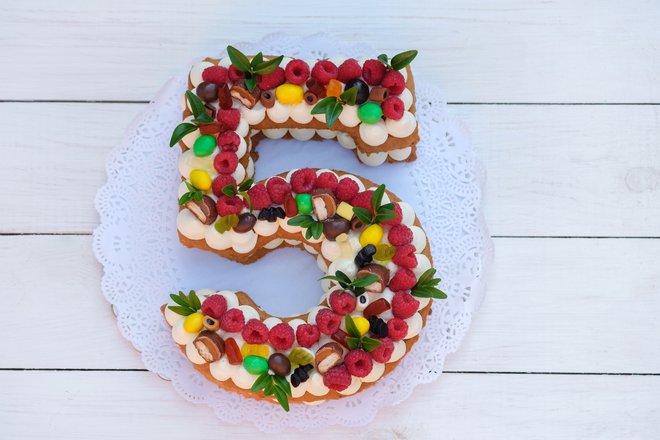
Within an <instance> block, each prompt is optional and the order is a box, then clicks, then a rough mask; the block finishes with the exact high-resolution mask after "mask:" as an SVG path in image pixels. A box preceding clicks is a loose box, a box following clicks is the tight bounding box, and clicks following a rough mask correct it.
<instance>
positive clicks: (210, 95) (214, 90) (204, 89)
mask: <svg viewBox="0 0 660 440" xmlns="http://www.w3.org/2000/svg"><path fill="white" fill-rule="evenodd" d="M195 93H196V94H197V96H199V99H201V100H202V101H204V102H213V101H215V100H216V99H217V97H218V85H217V84H215V83H212V82H206V81H202V82H201V83H199V85H198V86H197V89H195Z"/></svg>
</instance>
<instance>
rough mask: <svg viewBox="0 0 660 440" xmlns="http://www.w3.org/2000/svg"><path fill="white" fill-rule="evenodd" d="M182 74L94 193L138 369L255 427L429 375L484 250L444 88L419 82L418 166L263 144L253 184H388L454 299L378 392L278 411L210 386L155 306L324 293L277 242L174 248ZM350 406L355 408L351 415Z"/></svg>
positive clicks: (304, 422)
mask: <svg viewBox="0 0 660 440" xmlns="http://www.w3.org/2000/svg"><path fill="white" fill-rule="evenodd" d="M236 46H237V47H238V48H239V49H241V50H242V51H244V52H245V53H256V52H258V51H263V52H264V53H267V54H275V53H283V54H286V55H288V56H293V57H299V58H303V59H309V58H326V57H329V56H335V55H345V56H351V57H362V56H370V57H373V56H375V55H377V54H378V52H376V51H375V50H373V49H370V48H368V47H366V46H363V45H356V44H347V43H345V42H342V41H338V40H336V39H335V38H333V37H332V36H330V35H327V34H319V35H312V36H307V37H304V38H301V37H293V36H288V35H280V34H277V35H269V36H267V37H265V38H264V39H263V40H262V41H260V42H258V43H254V44H247V43H245V44H242V43H239V44H237V45H236ZM212 55H221V54H212ZM186 81H187V69H186V70H185V71H182V72H181V74H179V75H177V76H176V77H175V78H172V79H171V80H170V81H169V82H168V83H167V84H165V86H164V87H163V88H162V90H161V91H160V92H159V93H158V95H157V96H156V97H155V98H154V100H153V101H152V102H151V104H149V105H148V106H147V107H146V108H145V110H144V111H143V112H142V113H141V114H140V115H138V117H137V118H136V119H135V120H134V121H133V123H132V124H131V125H130V127H129V128H128V130H127V132H126V135H125V137H124V140H123V142H122V143H121V144H120V145H118V146H117V147H116V148H115V149H114V150H113V151H112V152H111V154H110V157H109V158H108V161H107V164H106V170H107V174H108V182H107V183H106V184H105V185H104V186H103V187H101V188H100V189H99V191H98V194H97V196H96V209H97V210H98V212H99V216H100V225H99V226H98V228H97V229H96V230H95V231H94V241H93V243H94V252H95V255H96V257H97V259H98V260H99V262H101V264H102V265H103V268H104V275H103V280H102V291H103V294H104V295H105V297H106V299H107V300H108V302H110V303H111V304H112V305H113V307H114V309H115V313H116V315H117V321H118V324H119V328H120V330H121V333H122V335H123V336H124V337H125V338H126V339H128V340H129V341H131V343H132V344H133V346H134V347H135V348H136V349H137V350H138V351H140V353H141V356H142V360H143V362H144V364H145V366H146V368H148V369H149V370H151V371H153V372H154V373H156V374H158V375H160V376H161V377H163V378H166V379H169V380H171V381H172V384H173V385H174V387H175V389H176V390H177V391H178V392H179V394H181V396H183V397H184V398H185V399H187V400H189V401H192V402H195V403H202V404H206V405H208V406H210V407H211V408H213V410H214V412H215V414H216V415H217V417H218V418H220V419H222V420H223V421H225V422H227V423H250V422H252V423H254V424H255V426H257V427H258V428H259V429H261V430H264V431H278V430H281V429H284V428H297V429H300V430H306V431H310V430H314V429H320V428H323V427H326V426H329V425H337V424H340V425H344V426H358V425H365V424H367V423H369V422H370V421H371V420H372V419H373V418H374V417H375V415H376V413H377V412H378V410H379V409H380V408H381V407H383V406H385V405H394V404H398V403H400V402H402V401H403V400H405V399H406V398H407V397H408V396H410V394H411V393H412V392H413V389H414V388H415V386H417V385H419V384H423V383H429V382H431V381H433V380H435V379H437V378H438V377H439V376H440V374H441V372H442V368H443V363H444V360H445V357H446V356H447V354H449V353H452V352H454V351H456V350H457V349H458V347H459V345H460V344H461V341H462V340H463V337H464V336H465V334H466V332H467V330H468V328H469V326H470V322H471V319H472V315H473V313H474V312H475V311H476V309H477V308H478V306H479V304H480V303H481V300H482V299H483V296H484V294H485V275H486V272H487V268H488V266H489V265H490V263H491V261H492V256H493V247H492V241H491V239H490V237H489V235H488V231H487V228H486V224H485V220H484V216H483V208H482V188H483V184H484V180H485V172H484V169H483V167H482V166H481V164H480V163H479V161H478V160H477V158H476V157H475V154H474V151H473V150H472V148H471V146H470V141H469V136H468V134H467V131H466V130H465V128H464V127H463V125H462V124H461V122H460V121H458V120H457V119H455V118H454V117H453V116H452V115H451V114H450V112H449V111H448V109H447V107H446V105H445V102H444V100H443V97H442V94H441V92H440V91H439V90H438V89H436V88H434V87H431V86H429V85H426V84H424V83H422V82H419V81H418V82H417V84H416V94H417V117H418V119H419V124H420V136H421V141H420V143H419V144H418V146H417V151H418V160H417V161H415V162H413V163H405V164H391V165H390V164H385V165H382V166H380V167H377V168H370V167H367V166H365V165H362V164H360V163H359V162H358V160H357V159H356V158H355V157H354V156H353V153H352V152H350V151H348V150H345V149H343V148H342V147H341V146H339V144H337V143H336V142H334V141H324V142H314V141H309V142H298V141H292V140H266V141H263V143H262V144H260V146H259V147H258V148H259V151H260V155H261V157H260V159H259V160H258V161H257V163H256V172H257V175H256V179H257V180H258V179H261V178H264V177H267V176H270V175H273V174H275V173H278V172H281V171H284V170H288V169H291V168H298V167H304V166H312V167H326V168H335V169H343V170H346V171H349V172H353V173H357V174H360V175H363V176H365V177H367V178H369V179H371V180H373V181H374V182H382V183H385V184H386V185H387V186H388V188H390V189H391V190H393V191H394V192H395V193H396V194H397V195H399V196H400V197H401V198H403V199H404V200H406V201H407V202H409V203H410V204H411V205H412V206H413V207H414V208H415V210H416V212H417V215H418V216H419V218H420V220H421V221H422V224H423V226H424V228H425V230H426V232H427V234H428V237H429V239H430V242H431V246H432V253H433V259H434V266H435V267H436V268H437V269H438V272H439V275H440V276H441V277H442V279H443V282H442V284H441V286H440V287H441V288H442V289H443V290H444V291H445V292H446V293H447V294H448V295H449V298H448V299H447V300H444V301H435V302H434V304H433V313H432V314H431V315H430V316H429V319H428V322H427V326H426V327H425V329H424V330H423V332H422V334H421V337H420V340H419V341H418V342H417V344H416V345H415V346H414V347H413V349H412V350H411V352H410V353H409V354H408V355H407V356H406V358H405V359H404V361H403V362H402V363H401V364H400V366H399V367H398V368H396V369H395V370H394V371H393V372H392V373H391V374H389V375H388V376H387V377H385V378H383V379H382V380H380V381H379V382H378V383H377V384H376V385H375V386H373V387H371V388H369V389H368V390H366V391H364V392H360V393H358V394H357V395H355V396H351V397H347V398H344V399H341V400H339V401H332V402H326V403H324V404H323V405H318V406H307V405H294V406H293V407H292V409H291V412H290V413H285V412H283V411H282V410H281V408H280V407H279V406H277V405H273V404H269V403H267V402H258V401H255V400H252V399H246V398H244V397H242V396H240V395H238V394H234V393H228V392H225V391H223V390H220V389H218V388H217V387H216V386H215V385H214V384H212V383H210V382H208V381H206V380H205V379H204V378H203V377H202V376H201V375H200V374H198V373H197V372H196V371H195V370H194V368H193V367H192V366H191V365H190V363H189V362H188V360H187V359H186V358H185V357H184V356H183V355H182V353H181V352H180V351H179V348H178V346H177V345H176V344H175V343H174V342H173V340H172V337H171V335H170V330H169V327H168V326H167V325H166V324H165V322H164V320H163V318H162V315H161V314H160V310H159V307H160V305H161V304H163V303H165V302H166V301H167V299H168V293H170V292H175V291H178V290H186V291H187V290H189V289H199V288H202V287H212V288H214V289H217V290H221V289H235V290H239V289H240V290H245V291H248V292H250V294H251V295H252V296H253V298H254V299H255V300H256V301H257V302H258V303H260V304H261V305H262V306H263V307H264V308H265V309H266V310H267V311H269V312H270V313H273V314H280V315H282V314H296V313H301V312H303V311H304V310H306V308H307V307H309V306H312V305H314V304H316V303H317V302H318V298H319V297H320V295H321V291H320V287H319V285H318V281H316V280H317V279H318V278H319V277H320V274H321V273H320V270H319V269H318V268H317V267H316V264H315V262H314V258H311V257H309V256H307V255H304V254H303V253H301V252H297V251H296V250H292V249H289V250H279V251H277V252H274V253H273V254H271V255H269V256H267V257H265V258H264V259H262V260H261V261H259V262H257V263H255V264H253V265H250V266H240V265H237V264H235V263H232V262H229V261H225V260H223V259H221V258H219V257H217V256H216V255H213V254H211V253H207V252H204V251H200V250H196V249H187V248H184V247H183V246H182V245H181V244H180V243H179V241H178V237H177V234H176V214H177V211H178V207H177V203H176V190H177V187H178V183H179V181H180V180H179V179H180V177H179V172H178V169H177V159H178V157H179V154H180V151H179V149H178V148H172V149H170V148H168V141H169V138H170V135H171V132H172V129H173V128H174V127H175V126H176V125H177V124H178V123H179V122H180V119H181V97H182V94H183V92H184V90H185V86H186ZM291 278H295V285H296V286H299V287H297V289H296V290H295V291H293V290H292V289H287V288H286V286H287V285H291ZM264 280H268V281H267V282H265V281H264ZM304 291H307V293H305V292H304ZM358 405H359V408H360V411H355V407H356V406H358Z"/></svg>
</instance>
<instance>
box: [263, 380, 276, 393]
mask: <svg viewBox="0 0 660 440" xmlns="http://www.w3.org/2000/svg"><path fill="white" fill-rule="evenodd" d="M274 392H275V384H274V383H273V382H272V381H271V382H268V383H267V384H266V387H265V388H264V396H272V395H273V393H274Z"/></svg>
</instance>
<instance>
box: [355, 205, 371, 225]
mask: <svg viewBox="0 0 660 440" xmlns="http://www.w3.org/2000/svg"><path fill="white" fill-rule="evenodd" d="M353 214H355V216H356V217H357V218H358V219H359V220H360V221H361V222H362V223H364V224H365V225H368V224H369V223H371V220H373V217H372V215H371V212H370V211H369V210H368V209H364V208H358V207H353Z"/></svg>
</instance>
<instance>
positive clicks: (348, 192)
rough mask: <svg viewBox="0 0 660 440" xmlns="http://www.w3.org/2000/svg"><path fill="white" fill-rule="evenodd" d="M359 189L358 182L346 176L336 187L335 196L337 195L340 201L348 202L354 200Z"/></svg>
mask: <svg viewBox="0 0 660 440" xmlns="http://www.w3.org/2000/svg"><path fill="white" fill-rule="evenodd" d="M359 190H360V187H358V184H357V182H355V180H353V179H351V178H349V177H344V178H343V179H341V180H340V181H339V183H338V184H337V188H336V189H335V197H337V199H339V201H342V202H348V201H350V200H352V199H353V197H355V195H356V194H357V193H358V191H359Z"/></svg>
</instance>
